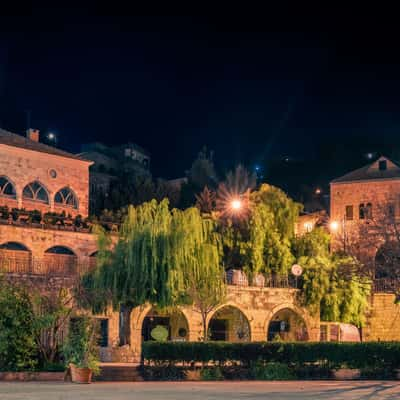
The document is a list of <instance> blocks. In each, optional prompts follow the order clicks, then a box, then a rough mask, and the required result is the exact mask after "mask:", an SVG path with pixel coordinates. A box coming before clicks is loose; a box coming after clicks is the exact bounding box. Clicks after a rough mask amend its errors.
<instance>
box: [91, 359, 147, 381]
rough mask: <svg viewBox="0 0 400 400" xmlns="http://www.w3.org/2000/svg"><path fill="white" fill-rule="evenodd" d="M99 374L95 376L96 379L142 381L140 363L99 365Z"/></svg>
mask: <svg viewBox="0 0 400 400" xmlns="http://www.w3.org/2000/svg"><path fill="white" fill-rule="evenodd" d="M100 369H101V372H100V375H98V376H96V377H95V380H96V381H106V382H118V381H119V382H139V381H143V377H142V375H141V372H140V365H138V364H131V365H127V364H124V365H118V364H116V365H112V363H109V364H103V365H100Z"/></svg>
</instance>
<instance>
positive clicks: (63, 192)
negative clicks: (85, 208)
mask: <svg viewBox="0 0 400 400" xmlns="http://www.w3.org/2000/svg"><path fill="white" fill-rule="evenodd" d="M54 203H56V204H60V205H62V206H68V207H73V208H78V201H77V199H76V196H75V193H74V192H73V191H72V190H71V189H70V188H67V187H64V188H62V189H60V190H59V191H58V192H57V193H56V195H55V196H54Z"/></svg>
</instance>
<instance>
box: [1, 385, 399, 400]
mask: <svg viewBox="0 0 400 400" xmlns="http://www.w3.org/2000/svg"><path fill="white" fill-rule="evenodd" d="M0 399H1V400H20V399H21V400H22V399H23V400H81V399H82V400H103V399H107V400H127V399H129V400H132V399H134V400H188V399H189V400H200V399H201V400H220V399H229V400H235V399H246V400H252V399H274V400H278V399H279V400H293V399H307V400H309V399H321V400H326V399H332V400H333V399H334V400H342V399H352V400H356V399H362V400H376V399H387V400H389V399H390V400H392V399H393V400H394V399H396V400H398V399H400V382H395V381H386V382H380V381H353V382H337V381H313V382H311V381H307V382H299V381H296V382H179V383H178V382H133V383H125V382H123V383H119V382H113V383H95V384H91V385H74V384H71V383H32V382H31V383H25V382H15V383H14V382H12V383H11V382H1V383H0Z"/></svg>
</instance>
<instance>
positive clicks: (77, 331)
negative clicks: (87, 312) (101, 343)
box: [63, 316, 100, 374]
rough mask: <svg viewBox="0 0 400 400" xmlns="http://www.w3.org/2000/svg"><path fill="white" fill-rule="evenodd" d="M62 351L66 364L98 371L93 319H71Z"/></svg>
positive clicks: (97, 372) (96, 372)
mask: <svg viewBox="0 0 400 400" xmlns="http://www.w3.org/2000/svg"><path fill="white" fill-rule="evenodd" d="M63 353H64V356H65V361H66V363H67V365H69V364H70V363H72V364H74V365H76V366H77V367H78V368H90V369H91V370H92V371H93V373H94V374H99V373H100V368H99V361H98V348H97V337H96V330H95V326H94V321H93V320H92V319H91V318H89V317H86V316H84V317H79V318H75V319H73V320H72V323H71V325H70V329H69V332H68V337H67V340H66V342H65V344H64V348H63Z"/></svg>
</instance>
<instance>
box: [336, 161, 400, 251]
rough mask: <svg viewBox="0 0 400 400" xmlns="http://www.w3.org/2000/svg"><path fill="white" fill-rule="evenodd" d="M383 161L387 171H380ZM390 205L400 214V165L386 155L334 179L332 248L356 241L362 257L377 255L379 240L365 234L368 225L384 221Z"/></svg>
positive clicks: (397, 214)
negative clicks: (376, 240)
mask: <svg viewBox="0 0 400 400" xmlns="http://www.w3.org/2000/svg"><path fill="white" fill-rule="evenodd" d="M380 162H386V170H383V171H380V170H379V163H380ZM389 205H391V206H392V207H393V213H394V215H395V217H396V218H397V217H400V167H398V166H397V165H395V164H394V163H393V162H391V161H390V160H388V159H386V158H384V157H381V158H380V159H379V160H377V161H376V162H374V163H372V164H371V165H369V166H366V167H364V168H361V169H360V170H356V171H354V172H352V173H349V174H347V175H345V176H344V177H342V178H339V179H337V180H334V181H333V182H331V201H330V207H331V209H330V226H331V233H332V236H333V240H332V248H333V249H334V250H342V248H343V247H344V246H346V245H347V246H352V245H354V244H357V245H360V246H361V247H364V248H363V253H364V254H361V256H367V257H368V258H373V257H375V253H376V251H377V248H378V247H379V245H380V243H376V244H375V243H373V242H371V238H372V235H367V236H366V235H365V233H366V232H368V229H367V228H368V225H370V226H371V228H372V225H376V223H377V221H379V222H381V221H380V220H383V218H384V215H383V213H385V212H386V211H387V209H388V207H389ZM360 232H361V233H362V234H360ZM371 233H372V232H371ZM364 244H365V246H363V245H364Z"/></svg>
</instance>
